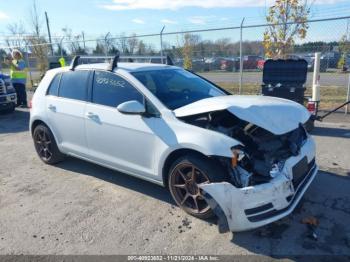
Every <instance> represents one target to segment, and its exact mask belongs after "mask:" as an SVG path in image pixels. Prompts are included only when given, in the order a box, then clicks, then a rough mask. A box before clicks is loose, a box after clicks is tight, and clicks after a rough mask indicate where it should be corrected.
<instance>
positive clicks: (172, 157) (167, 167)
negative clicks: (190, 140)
mask: <svg viewBox="0 0 350 262" xmlns="http://www.w3.org/2000/svg"><path fill="white" fill-rule="evenodd" d="M189 153H191V154H196V155H199V156H202V157H205V158H207V159H208V161H215V162H216V161H217V163H218V164H219V161H218V159H217V158H216V157H210V156H208V155H205V154H203V153H202V152H200V151H197V150H194V149H191V148H179V149H176V150H174V151H172V152H171V153H170V154H168V156H167V157H166V159H165V161H164V164H163V167H162V180H163V185H164V187H166V188H168V175H169V171H170V167H171V165H172V164H173V163H174V161H175V160H176V159H178V158H179V157H181V156H184V155H186V154H189Z"/></svg>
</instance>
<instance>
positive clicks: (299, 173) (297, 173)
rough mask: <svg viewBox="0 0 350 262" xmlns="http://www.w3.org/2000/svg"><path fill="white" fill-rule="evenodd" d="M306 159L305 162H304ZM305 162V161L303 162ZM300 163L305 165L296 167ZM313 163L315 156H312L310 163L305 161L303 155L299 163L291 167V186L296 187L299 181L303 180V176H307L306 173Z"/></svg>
mask: <svg viewBox="0 0 350 262" xmlns="http://www.w3.org/2000/svg"><path fill="white" fill-rule="evenodd" d="M305 161H306V162H305ZM303 162H305V163H303ZM300 164H301V165H305V167H304V168H303V167H301V168H299V169H298V167H300ZM314 165H315V158H313V159H312V160H311V161H310V163H307V158H306V157H304V158H303V159H302V160H301V161H300V162H299V163H297V164H296V165H295V166H294V167H293V180H292V182H293V186H294V189H296V188H297V187H298V186H299V185H300V183H301V182H302V181H303V180H304V178H305V176H307V174H308V173H309V171H310V170H311V168H312V167H313V166H314Z"/></svg>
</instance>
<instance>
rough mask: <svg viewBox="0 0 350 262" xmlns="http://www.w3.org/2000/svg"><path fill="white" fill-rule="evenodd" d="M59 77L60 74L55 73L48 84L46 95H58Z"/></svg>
mask: <svg viewBox="0 0 350 262" xmlns="http://www.w3.org/2000/svg"><path fill="white" fill-rule="evenodd" d="M60 78H61V74H57V75H55V77H54V78H53V80H52V82H51V84H50V86H49V90H48V91H47V94H48V95H50V96H58V87H59V84H60Z"/></svg>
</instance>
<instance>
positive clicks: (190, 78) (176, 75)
mask: <svg viewBox="0 0 350 262" xmlns="http://www.w3.org/2000/svg"><path fill="white" fill-rule="evenodd" d="M131 74H132V75H133V76H135V77H136V78H137V79H138V80H139V81H140V82H141V83H142V84H143V85H144V86H145V87H147V88H148V89H149V90H150V91H151V92H152V93H153V94H154V95H155V96H156V97H157V98H158V99H159V100H160V101H161V102H162V103H163V104H164V105H165V106H167V107H168V108H169V109H171V110H174V109H176V108H179V107H182V106H185V105H188V104H190V103H193V102H196V101H198V100H201V99H204V98H209V97H213V96H223V95H226V94H225V92H224V91H222V90H220V89H219V88H217V87H215V86H214V85H212V84H210V83H209V82H207V81H205V80H204V79H202V78H200V77H198V76H196V75H194V74H192V73H190V72H188V71H185V70H182V69H161V70H149V71H138V72H133V73H131Z"/></svg>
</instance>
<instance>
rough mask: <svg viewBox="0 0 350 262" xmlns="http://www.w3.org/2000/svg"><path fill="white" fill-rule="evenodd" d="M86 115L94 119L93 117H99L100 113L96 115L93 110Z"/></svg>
mask: <svg viewBox="0 0 350 262" xmlns="http://www.w3.org/2000/svg"><path fill="white" fill-rule="evenodd" d="M86 116H87V117H88V118H90V119H92V118H98V115H96V114H94V113H92V112H88V113H86Z"/></svg>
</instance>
